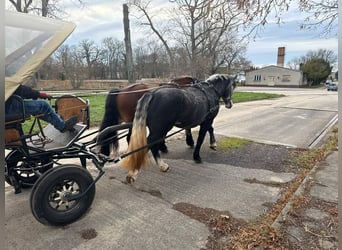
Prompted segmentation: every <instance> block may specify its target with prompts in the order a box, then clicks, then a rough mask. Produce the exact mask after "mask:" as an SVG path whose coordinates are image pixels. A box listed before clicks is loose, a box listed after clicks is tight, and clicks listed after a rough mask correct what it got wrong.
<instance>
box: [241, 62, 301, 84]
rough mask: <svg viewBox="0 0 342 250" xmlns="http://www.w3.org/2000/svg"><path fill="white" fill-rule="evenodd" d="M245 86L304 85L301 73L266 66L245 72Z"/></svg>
mask: <svg viewBox="0 0 342 250" xmlns="http://www.w3.org/2000/svg"><path fill="white" fill-rule="evenodd" d="M245 85H246V86H281V87H301V86H304V85H306V81H305V79H304V77H303V72H302V71H300V70H293V69H289V68H284V67H280V66H267V67H264V68H261V69H257V70H253V71H249V72H246V83H245Z"/></svg>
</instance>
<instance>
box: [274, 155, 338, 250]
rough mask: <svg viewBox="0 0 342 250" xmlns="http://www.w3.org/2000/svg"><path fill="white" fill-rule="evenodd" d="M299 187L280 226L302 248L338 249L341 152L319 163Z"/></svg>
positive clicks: (292, 241) (285, 234)
mask: <svg viewBox="0 0 342 250" xmlns="http://www.w3.org/2000/svg"><path fill="white" fill-rule="evenodd" d="M299 189H300V192H297V193H296V196H295V199H294V200H295V202H294V203H293V204H292V206H291V208H290V210H289V211H288V212H287V215H286V219H285V220H284V221H281V222H280V223H279V222H278V223H276V226H280V229H281V231H282V232H283V234H284V236H285V237H286V238H287V240H288V241H289V242H290V243H291V245H295V246H297V247H298V249H316V248H317V249H338V234H337V231H338V207H337V206H338V151H334V152H332V153H331V154H330V155H329V156H328V157H327V158H326V160H325V161H323V162H319V163H318V164H317V165H316V167H315V168H314V169H313V171H312V172H311V173H310V175H308V177H307V178H306V181H304V182H303V184H302V186H301V187H300V188H299ZM296 201H297V202H298V201H300V202H299V203H297V204H296Z"/></svg>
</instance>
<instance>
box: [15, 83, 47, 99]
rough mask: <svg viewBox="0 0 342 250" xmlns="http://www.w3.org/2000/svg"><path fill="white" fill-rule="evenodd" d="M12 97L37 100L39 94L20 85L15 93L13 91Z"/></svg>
mask: <svg viewBox="0 0 342 250" xmlns="http://www.w3.org/2000/svg"><path fill="white" fill-rule="evenodd" d="M13 95H18V96H20V97H21V98H23V99H37V98H38V97H39V95H40V92H39V91H37V90H34V89H32V88H30V87H28V86H25V85H20V86H19V87H18V88H17V89H16V91H14V93H13Z"/></svg>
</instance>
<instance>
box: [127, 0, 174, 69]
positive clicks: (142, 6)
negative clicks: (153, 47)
mask: <svg viewBox="0 0 342 250" xmlns="http://www.w3.org/2000/svg"><path fill="white" fill-rule="evenodd" d="M128 2H130V4H131V5H132V6H135V7H136V8H137V9H138V10H139V11H140V12H142V14H143V16H144V17H145V18H146V21H147V22H142V24H143V25H147V26H149V27H150V28H151V30H152V31H153V33H154V34H155V35H156V36H157V37H158V39H159V40H160V41H161V43H162V44H163V45H164V47H165V50H166V51H167V54H168V56H169V60H170V65H171V66H172V65H174V57H173V53H172V51H171V48H170V47H169V44H168V42H167V40H166V39H165V38H164V35H163V30H159V29H158V28H157V27H156V26H155V24H154V22H153V21H152V19H153V16H151V15H150V14H149V5H150V3H151V1H146V2H144V1H136V0H133V1H128ZM138 18H139V19H142V17H138Z"/></svg>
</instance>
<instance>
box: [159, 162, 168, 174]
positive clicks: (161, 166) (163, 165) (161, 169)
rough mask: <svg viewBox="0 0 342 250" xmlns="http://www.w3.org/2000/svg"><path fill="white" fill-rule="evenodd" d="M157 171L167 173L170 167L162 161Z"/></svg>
mask: <svg viewBox="0 0 342 250" xmlns="http://www.w3.org/2000/svg"><path fill="white" fill-rule="evenodd" d="M159 169H160V171H162V172H167V171H169V169H170V167H169V165H167V164H166V163H165V162H164V161H161V162H160V164H159Z"/></svg>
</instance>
